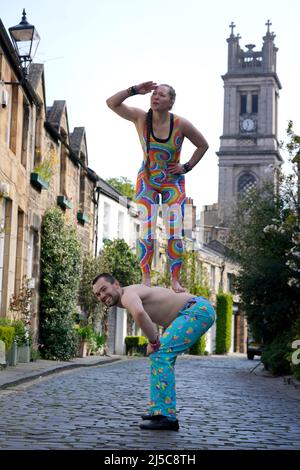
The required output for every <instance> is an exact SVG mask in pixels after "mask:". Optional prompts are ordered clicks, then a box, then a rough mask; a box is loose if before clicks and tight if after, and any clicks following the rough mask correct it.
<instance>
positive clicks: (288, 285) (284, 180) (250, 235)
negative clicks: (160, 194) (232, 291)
mask: <svg viewBox="0 0 300 470" xmlns="http://www.w3.org/2000/svg"><path fill="white" fill-rule="evenodd" d="M288 135H289V137H290V142H289V144H288V145H287V148H288V150H289V152H290V154H292V153H293V152H294V153H295V152H296V157H297V155H298V154H299V142H300V140H298V139H296V137H297V136H295V135H294V134H293V131H292V124H291V123H290V127H289V129H288ZM297 142H298V143H297ZM292 161H293V164H294V171H293V172H292V173H291V174H290V175H287V176H283V175H281V176H280V181H279V185H278V187H277V188H274V186H273V185H272V184H267V183H264V184H263V185H261V187H259V188H256V189H254V190H253V191H252V192H251V193H250V194H249V195H248V196H247V197H246V198H244V199H243V200H242V201H241V202H240V203H239V205H238V207H237V210H236V213H235V216H234V220H233V223H232V226H231V232H230V236H229V239H228V241H227V245H228V254H229V256H230V257H231V258H232V259H233V260H234V261H236V262H238V263H239V265H240V272H239V274H238V276H237V290H238V292H239V294H240V297H241V301H242V304H243V307H244V310H245V312H246V314H247V317H248V322H249V323H250V326H251V329H252V332H253V334H254V337H255V339H257V340H261V339H263V341H264V343H265V345H266V347H268V345H269V344H271V343H272V342H273V341H275V340H276V341H278V340H277V339H276V338H277V336H281V335H283V334H285V333H290V335H291V337H292V335H293V334H294V335H295V334H296V335H297V334H298V337H299V333H300V332H299V331H298V332H297V331H296V328H297V327H296V326H295V325H297V324H298V322H299V316H300V311H299V304H300V302H299V301H300V289H299V287H300V278H299V274H300V264H299V261H300V249H299V242H300V236H299V192H298V191H299V190H298V185H299V179H297V178H299V164H298V165H297V159H296V160H295V158H293V160H292ZM295 164H296V168H295Z"/></svg>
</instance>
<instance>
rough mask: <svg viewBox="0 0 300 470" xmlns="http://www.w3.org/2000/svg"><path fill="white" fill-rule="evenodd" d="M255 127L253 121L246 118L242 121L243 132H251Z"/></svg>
mask: <svg viewBox="0 0 300 470" xmlns="http://www.w3.org/2000/svg"><path fill="white" fill-rule="evenodd" d="M254 127H255V124H254V121H253V119H250V118H246V119H244V120H243V121H242V129H243V130H244V131H253V130H254Z"/></svg>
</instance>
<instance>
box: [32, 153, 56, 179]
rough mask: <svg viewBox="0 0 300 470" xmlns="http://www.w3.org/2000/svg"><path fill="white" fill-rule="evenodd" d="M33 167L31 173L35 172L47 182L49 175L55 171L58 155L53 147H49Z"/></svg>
mask: <svg viewBox="0 0 300 470" xmlns="http://www.w3.org/2000/svg"><path fill="white" fill-rule="evenodd" d="M38 157H39V160H40V162H39V163H38V164H37V165H35V167H34V168H33V173H37V174H38V175H40V177H41V178H42V179H43V180H44V181H45V182H46V183H49V181H50V179H51V177H52V176H53V175H54V174H55V173H56V171H57V167H58V156H57V153H56V152H55V150H54V149H49V150H48V151H47V152H46V154H45V156H44V158H43V159H41V157H40V155H38Z"/></svg>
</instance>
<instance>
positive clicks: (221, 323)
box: [216, 294, 233, 354]
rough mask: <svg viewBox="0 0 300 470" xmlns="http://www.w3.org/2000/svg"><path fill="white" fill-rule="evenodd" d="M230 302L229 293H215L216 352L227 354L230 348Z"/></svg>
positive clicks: (231, 301)
mask: <svg viewBox="0 0 300 470" xmlns="http://www.w3.org/2000/svg"><path fill="white" fill-rule="evenodd" d="M232 303H233V300H232V296H231V294H218V295H217V307H216V313H217V320H216V354H227V353H228V352H229V349H230V345H231V324H232Z"/></svg>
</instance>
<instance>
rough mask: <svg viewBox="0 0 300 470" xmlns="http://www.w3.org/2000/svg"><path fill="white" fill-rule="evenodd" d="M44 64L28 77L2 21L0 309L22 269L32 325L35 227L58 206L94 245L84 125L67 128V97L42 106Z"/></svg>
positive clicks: (88, 246) (5, 312)
mask: <svg viewBox="0 0 300 470" xmlns="http://www.w3.org/2000/svg"><path fill="white" fill-rule="evenodd" d="M45 86H46V84H45V78H44V67H43V65H40V64H33V63H32V64H31V65H30V67H29V70H28V75H27V77H25V76H24V74H23V70H22V67H21V64H20V61H19V58H18V56H17V55H16V53H15V51H14V49H13V47H12V44H11V42H10V39H9V36H8V34H7V32H6V30H5V27H4V25H3V23H2V22H1V21H0V99H1V103H0V104H1V106H0V227H1V231H0V315H1V316H10V312H9V303H10V298H11V296H12V295H13V294H16V293H18V290H19V288H20V286H21V284H22V280H23V279H24V276H26V277H27V279H28V280H29V285H30V287H31V288H32V290H33V298H34V310H35V312H36V317H35V325H34V326H35V330H37V326H38V317H39V315H38V305H39V278H40V248H41V247H40V230H41V223H42V218H43V215H44V214H45V212H46V211H47V210H48V209H49V208H51V207H53V206H58V207H60V208H61V210H62V211H64V212H65V213H66V214H67V217H68V219H69V220H70V221H72V223H73V224H74V225H75V226H76V228H77V232H78V235H79V238H80V240H81V243H82V246H83V250H84V251H85V252H86V253H92V252H93V245H94V239H95V231H96V226H95V224H96V210H97V206H96V200H95V197H94V194H95V190H96V184H97V179H98V177H97V175H95V173H94V172H93V171H91V170H90V169H89V168H88V154H87V145H86V137H85V130H84V128H82V127H77V128H75V129H74V130H73V132H70V131H69V124H68V114H67V106H66V102H65V101H55V102H54V103H53V105H52V106H51V107H47V106H46V99H45Z"/></svg>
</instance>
